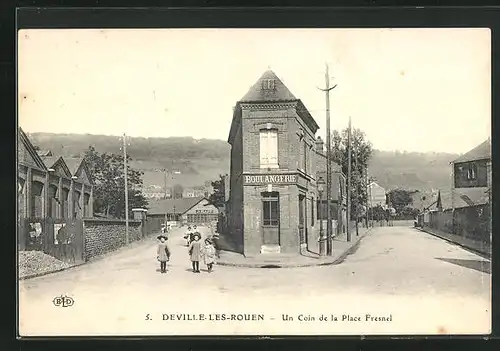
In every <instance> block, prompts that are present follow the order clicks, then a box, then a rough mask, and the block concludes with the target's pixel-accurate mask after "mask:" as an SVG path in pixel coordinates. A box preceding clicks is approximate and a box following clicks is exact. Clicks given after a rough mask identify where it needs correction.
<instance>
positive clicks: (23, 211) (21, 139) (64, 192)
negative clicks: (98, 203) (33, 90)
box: [17, 128, 94, 218]
mask: <svg viewBox="0 0 500 351" xmlns="http://www.w3.org/2000/svg"><path fill="white" fill-rule="evenodd" d="M17 157H18V176H17V184H18V217H19V218H47V217H51V218H87V217H93V215H94V209H93V202H94V182H93V180H92V176H91V173H90V171H89V168H88V165H87V164H86V162H85V160H84V159H83V158H65V157H60V156H55V155H53V154H52V152H50V151H41V150H37V149H36V148H35V147H34V146H33V144H32V143H31V141H30V140H29V138H28V136H27V135H26V133H25V132H24V131H23V130H22V129H21V128H19V130H18V147H17Z"/></svg>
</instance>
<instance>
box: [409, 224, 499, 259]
mask: <svg viewBox="0 0 500 351" xmlns="http://www.w3.org/2000/svg"><path fill="white" fill-rule="evenodd" d="M418 229H419V230H421V231H423V232H426V233H428V234H431V235H434V236H437V237H438V238H441V239H443V240H446V241H448V242H451V243H452V244H456V245H459V246H461V247H463V248H465V249H469V250H472V251H475V253H481V254H483V255H487V256H488V258H491V245H488V244H487V243H484V242H482V241H477V240H472V239H469V238H464V237H462V236H460V235H456V234H450V233H446V232H443V231H441V230H438V229H434V228H429V227H424V228H418Z"/></svg>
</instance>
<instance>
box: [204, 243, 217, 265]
mask: <svg viewBox="0 0 500 351" xmlns="http://www.w3.org/2000/svg"><path fill="white" fill-rule="evenodd" d="M203 257H204V259H205V264H206V265H207V268H208V273H212V270H213V266H214V264H215V247H214V245H213V242H212V240H211V239H210V238H206V239H205V246H204V247H203Z"/></svg>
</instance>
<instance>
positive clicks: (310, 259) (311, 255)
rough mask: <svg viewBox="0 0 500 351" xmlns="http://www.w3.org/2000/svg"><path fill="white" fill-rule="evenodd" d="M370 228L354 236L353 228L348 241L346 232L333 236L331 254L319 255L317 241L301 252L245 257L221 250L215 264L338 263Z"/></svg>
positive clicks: (309, 265)
mask: <svg viewBox="0 0 500 351" xmlns="http://www.w3.org/2000/svg"><path fill="white" fill-rule="evenodd" d="M370 229H371V228H368V229H367V228H359V236H356V231H355V230H353V233H352V234H351V241H350V242H348V241H347V235H346V234H342V235H340V236H338V237H335V238H334V240H333V252H332V255H331V256H326V257H320V256H319V255H318V254H317V246H318V243H314V244H312V245H310V250H308V251H306V252H303V253H302V254H299V253H297V254H265V255H257V256H254V257H245V256H243V255H242V254H239V253H235V252H229V251H223V250H221V251H220V253H219V259H218V260H217V264H219V265H221V266H234V267H247V268H292V267H312V266H325V265H333V264H339V263H342V262H343V261H344V260H345V258H346V257H347V256H348V255H350V254H351V253H353V252H354V251H356V249H357V247H358V245H359V243H360V242H361V240H362V239H363V238H364V237H365V236H366V235H367V234H369V233H370ZM314 251H316V252H314Z"/></svg>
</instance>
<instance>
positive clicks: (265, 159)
mask: <svg viewBox="0 0 500 351" xmlns="http://www.w3.org/2000/svg"><path fill="white" fill-rule="evenodd" d="M268 149H269V148H268V134H267V131H261V132H260V164H261V166H262V165H267V164H268V163H269V156H268Z"/></svg>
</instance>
